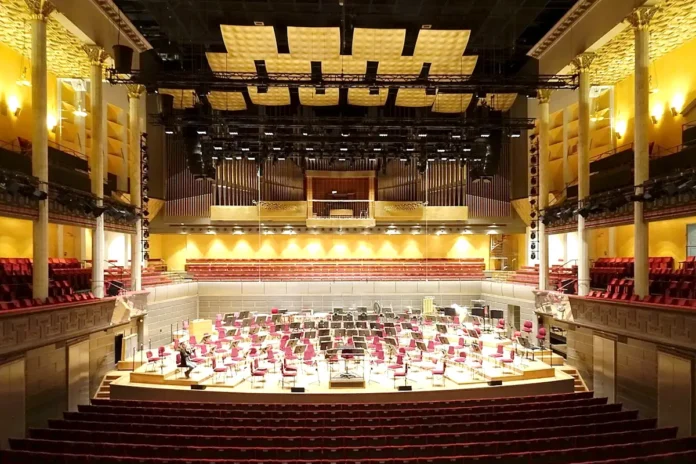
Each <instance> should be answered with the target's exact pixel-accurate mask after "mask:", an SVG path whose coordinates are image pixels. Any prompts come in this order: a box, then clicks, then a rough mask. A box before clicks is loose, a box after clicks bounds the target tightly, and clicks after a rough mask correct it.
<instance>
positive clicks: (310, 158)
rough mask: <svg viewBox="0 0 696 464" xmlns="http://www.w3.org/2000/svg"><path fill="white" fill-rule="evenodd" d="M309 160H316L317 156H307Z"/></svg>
mask: <svg viewBox="0 0 696 464" xmlns="http://www.w3.org/2000/svg"><path fill="white" fill-rule="evenodd" d="M307 160H308V161H315V160H316V158H315V157H313V156H311V157H309V158H307Z"/></svg>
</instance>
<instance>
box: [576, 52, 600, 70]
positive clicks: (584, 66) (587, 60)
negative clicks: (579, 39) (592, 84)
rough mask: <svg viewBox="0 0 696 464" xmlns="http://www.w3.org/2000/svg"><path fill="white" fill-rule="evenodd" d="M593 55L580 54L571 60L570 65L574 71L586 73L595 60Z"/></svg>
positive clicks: (588, 53) (589, 53)
mask: <svg viewBox="0 0 696 464" xmlns="http://www.w3.org/2000/svg"><path fill="white" fill-rule="evenodd" d="M595 56H596V55H595V54H594V53H591V52H587V53H581V54H580V55H578V56H576V57H575V58H573V61H571V62H570V63H571V64H572V65H573V67H574V68H575V70H576V71H577V72H579V73H582V72H587V71H589V69H590V66H591V65H592V62H593V61H594V59H595Z"/></svg>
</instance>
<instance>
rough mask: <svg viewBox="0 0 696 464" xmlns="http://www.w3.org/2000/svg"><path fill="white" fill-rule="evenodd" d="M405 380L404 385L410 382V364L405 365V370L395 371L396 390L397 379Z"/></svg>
mask: <svg viewBox="0 0 696 464" xmlns="http://www.w3.org/2000/svg"><path fill="white" fill-rule="evenodd" d="M401 377H403V378H404V385H406V382H407V380H408V364H406V365H404V368H403V370H400V371H399V370H395V371H394V388H396V379H398V378H401Z"/></svg>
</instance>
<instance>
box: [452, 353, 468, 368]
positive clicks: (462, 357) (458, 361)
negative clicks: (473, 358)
mask: <svg viewBox="0 0 696 464" xmlns="http://www.w3.org/2000/svg"><path fill="white" fill-rule="evenodd" d="M452 362H454V363H455V364H462V365H464V364H466V351H460V352H459V357H457V358H454V359H453V360H452Z"/></svg>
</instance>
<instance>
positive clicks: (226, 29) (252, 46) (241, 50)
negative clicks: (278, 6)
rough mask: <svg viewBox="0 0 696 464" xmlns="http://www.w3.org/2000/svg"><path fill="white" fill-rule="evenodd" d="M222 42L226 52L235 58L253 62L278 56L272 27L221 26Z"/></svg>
mask: <svg viewBox="0 0 696 464" xmlns="http://www.w3.org/2000/svg"><path fill="white" fill-rule="evenodd" d="M220 31H221V32H222V40H223V41H224V42H225V47H227V51H228V52H229V53H230V54H231V55H232V56H235V57H246V58H252V59H255V60H261V59H268V58H271V57H274V56H276V55H277V54H278V44H277V43H276V37H275V31H274V30H273V26H228V25H224V24H223V25H221V26H220Z"/></svg>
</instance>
